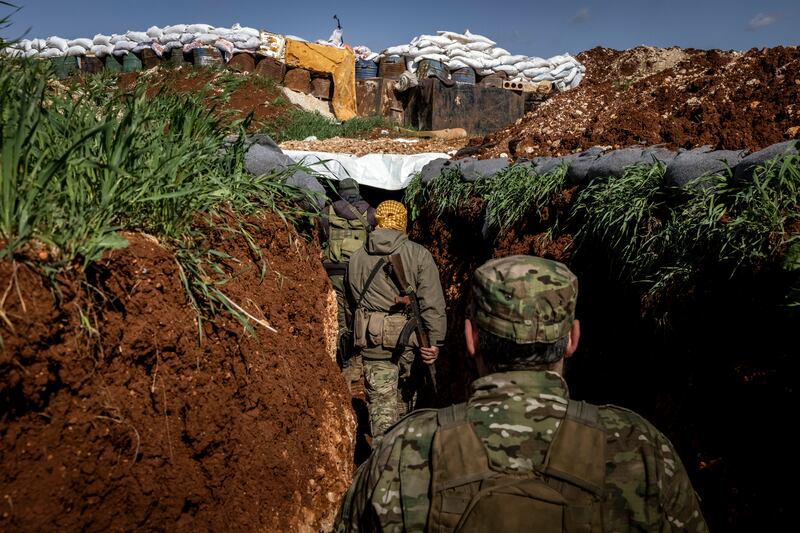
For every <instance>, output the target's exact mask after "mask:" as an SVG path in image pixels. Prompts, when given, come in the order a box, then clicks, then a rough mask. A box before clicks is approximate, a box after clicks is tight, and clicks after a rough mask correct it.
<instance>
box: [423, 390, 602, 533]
mask: <svg viewBox="0 0 800 533" xmlns="http://www.w3.org/2000/svg"><path fill="white" fill-rule="evenodd" d="M438 420H439V427H438V429H437V431H436V434H435V436H434V439H433V446H432V461H431V492H432V500H431V509H430V513H429V515H428V527H427V531H430V532H450V531H453V532H464V533H466V532H479V531H480V532H486V531H489V532H491V533H505V532H512V531H513V532H519V531H536V532H564V531H567V532H577V531H580V532H587V533H590V532H599V531H602V530H603V524H602V514H601V501H602V498H603V487H604V482H605V468H606V464H605V444H606V436H605V431H604V430H603V429H602V427H601V426H600V423H599V419H598V409H597V407H596V406H594V405H589V404H586V403H584V402H576V401H572V400H570V401H569V403H568V407H567V414H566V416H565V418H564V419H562V420H561V423H560V425H559V427H558V429H557V430H556V433H555V435H554V436H553V441H552V443H551V444H550V447H549V448H548V450H547V454H546V457H545V460H544V463H543V464H541V465H536V466H534V471H533V472H529V473H521V474H519V475H513V474H507V473H503V472H497V471H494V470H492V469H491V468H490V467H489V456H488V455H487V452H486V449H485V447H484V445H483V442H482V441H481V439H480V438H479V437H478V436H477V435H476V433H475V430H474V428H473V427H472V424H471V423H470V422H469V420H467V409H466V404H459V405H455V406H450V407H446V408H444V409H440V410H439V411H438Z"/></svg>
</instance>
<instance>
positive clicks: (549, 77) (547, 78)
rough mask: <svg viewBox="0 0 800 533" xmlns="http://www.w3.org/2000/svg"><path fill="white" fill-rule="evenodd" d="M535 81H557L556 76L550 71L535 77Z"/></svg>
mask: <svg viewBox="0 0 800 533" xmlns="http://www.w3.org/2000/svg"><path fill="white" fill-rule="evenodd" d="M533 81H555V77H553V74H551V73H550V72H544V73H542V74H539V75H538V76H536V77H534V78H533Z"/></svg>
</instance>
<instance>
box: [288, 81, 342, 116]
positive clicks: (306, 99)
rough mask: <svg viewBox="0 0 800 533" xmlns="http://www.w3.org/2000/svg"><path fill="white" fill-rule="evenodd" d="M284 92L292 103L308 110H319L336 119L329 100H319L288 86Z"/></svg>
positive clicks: (323, 114) (318, 111)
mask: <svg viewBox="0 0 800 533" xmlns="http://www.w3.org/2000/svg"><path fill="white" fill-rule="evenodd" d="M283 94H284V96H286V99H287V100H289V101H290V102H291V103H293V104H294V105H296V106H298V107H300V108H302V109H304V110H306V111H311V112H317V113H319V114H320V115H322V116H323V117H325V118H328V119H330V120H336V117H335V116H334V115H333V113H332V112H331V109H330V103H328V102H325V101H323V100H317V99H316V98H314V97H313V96H311V95H310V94H303V93H299V92H297V91H293V90H291V89H289V88H288V87H284V88H283Z"/></svg>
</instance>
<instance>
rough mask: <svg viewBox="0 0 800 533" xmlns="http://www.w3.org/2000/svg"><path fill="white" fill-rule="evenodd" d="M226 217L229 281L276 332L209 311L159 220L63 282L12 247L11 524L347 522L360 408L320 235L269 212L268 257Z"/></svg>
mask: <svg viewBox="0 0 800 533" xmlns="http://www.w3.org/2000/svg"><path fill="white" fill-rule="evenodd" d="M217 222H218V223H217V224H216V225H215V226H214V227H213V228H212V230H211V233H210V237H209V243H210V244H211V245H212V247H213V248H215V249H217V250H219V251H221V252H224V253H226V254H228V255H230V258H228V259H224V260H223V270H224V271H225V272H226V274H228V275H229V276H230V278H231V279H230V281H228V282H227V283H225V284H223V285H219V286H218V288H220V290H221V291H222V292H223V293H224V294H225V295H226V296H227V297H228V298H229V299H230V301H231V302H234V303H236V304H237V305H238V306H240V307H242V308H243V309H245V310H246V311H247V312H248V313H250V314H251V315H253V316H255V317H256V318H258V319H260V320H262V321H265V322H266V323H268V324H269V325H270V326H272V327H274V328H275V329H276V330H277V333H274V332H272V331H269V330H268V329H266V328H264V327H261V326H255V327H256V328H257V337H253V336H250V335H247V334H245V333H244V331H243V328H242V326H241V324H240V323H239V322H237V321H236V320H235V319H233V318H232V317H230V316H229V315H226V314H222V315H221V316H220V317H219V319H218V320H217V321H216V322H211V321H209V320H202V321H199V319H198V317H197V315H196V314H195V312H194V310H193V309H192V307H191V305H190V304H189V303H188V302H187V298H186V293H185V292H184V290H183V288H182V286H181V281H180V279H181V272H180V269H179V267H178V265H177V263H176V261H175V258H174V256H173V255H172V254H171V253H170V252H168V251H167V250H166V249H165V248H164V247H162V246H161V245H160V244H159V243H158V242H157V241H156V240H155V239H154V238H152V237H149V236H146V235H141V234H126V237H127V238H128V240H129V242H130V245H129V246H128V247H127V248H125V249H123V250H118V251H116V252H114V253H111V254H108V255H107V256H105V257H104V258H103V259H102V260H100V261H98V262H97V263H95V264H94V265H92V266H91V267H90V268H89V269H88V271H87V272H86V275H85V277H84V276H81V275H79V274H78V273H77V272H76V271H72V272H68V273H67V274H62V275H59V277H58V278H57V282H56V286H57V290H56V291H54V292H53V291H51V289H50V285H49V282H47V281H46V280H45V279H44V278H43V277H42V276H41V275H39V274H37V273H35V272H34V270H32V269H31V268H30V267H28V266H25V265H24V264H23V263H21V262H13V263H12V262H10V261H4V262H0V280H3V281H2V287H0V311H2V314H0V334H1V335H2V339H3V342H4V348H3V349H2V350H0V398H1V399H2V406H3V407H2V421H3V424H2V428H1V429H0V436H2V453H0V457H1V458H2V474H0V476H1V477H0V479H2V495H3V501H2V502H0V505H2V511H0V529H2V530H27V531H38V530H55V529H58V530H69V531H75V530H90V531H100V530H134V529H142V528H147V529H170V530H177V531H187V530H205V531H208V530H217V531H222V530H259V531H318V530H319V529H321V528H324V527H325V526H326V525H329V524H330V523H331V521H332V519H333V515H334V513H335V511H336V503H337V502H338V499H339V497H340V495H341V493H342V492H343V491H344V489H345V488H346V486H347V484H348V483H349V481H350V477H351V474H352V456H353V445H352V440H353V435H352V433H353V428H354V422H353V417H352V413H351V411H350V401H349V395H348V393H347V388H346V385H345V383H344V380H343V379H342V378H341V375H340V372H339V371H338V368H337V367H336V364H335V362H334V361H333V359H332V357H331V353H330V351H329V349H330V344H331V342H330V339H331V338H332V335H331V332H330V331H324V328H323V324H325V323H327V324H329V325H330V324H332V323H334V322H332V321H331V320H330V316H327V315H328V314H329V313H330V311H331V307H330V302H331V299H330V297H329V294H330V292H331V291H330V288H329V284H328V281H327V277H326V275H325V272H324V271H323V269H322V267H321V264H320V262H319V259H318V249H317V248H316V247H315V246H313V245H310V244H309V243H307V242H305V241H304V240H303V239H302V238H300V237H299V236H298V235H297V234H296V233H295V232H294V230H292V229H289V228H288V227H287V226H285V225H284V223H283V222H281V221H280V219H279V218H278V217H277V216H273V215H270V216H268V217H266V218H258V219H252V220H250V225H249V226H248V231H249V232H250V233H251V235H252V236H253V238H254V240H255V242H256V243H257V244H258V246H259V247H260V249H261V250H262V252H263V255H264V260H265V262H264V264H265V265H266V267H267V268H266V270H265V271H263V272H262V271H261V269H260V268H259V262H258V261H257V260H255V259H256V258H254V257H252V252H251V251H250V248H249V247H248V244H247V242H245V241H244V239H243V238H241V237H237V238H231V234H230V232H227V231H225V224H224V223H223V222H224V221H217ZM90 286H91V288H90ZM54 294H56V295H57V300H56V301H55V302H54V296H53V295H54ZM199 331H202V334H203V336H204V339H203V342H202V344H198V332H199ZM326 341H327V342H326ZM326 345H327V346H326Z"/></svg>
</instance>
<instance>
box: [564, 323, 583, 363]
mask: <svg viewBox="0 0 800 533" xmlns="http://www.w3.org/2000/svg"><path fill="white" fill-rule="evenodd" d="M580 338H581V323H580V322H579V321H578V320H573V321H572V327H571V328H570V330H569V337H568V338H567V348H566V350H564V358H565V359H566V358H569V357H572V354H574V353H575V350H577V349H578V341H579V340H580Z"/></svg>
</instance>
